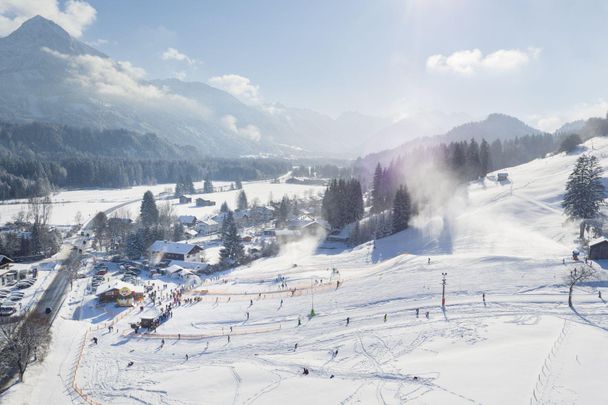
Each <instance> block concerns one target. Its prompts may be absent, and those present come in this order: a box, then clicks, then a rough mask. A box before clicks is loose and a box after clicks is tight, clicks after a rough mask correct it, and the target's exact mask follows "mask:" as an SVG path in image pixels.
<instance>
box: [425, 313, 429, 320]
mask: <svg viewBox="0 0 608 405" xmlns="http://www.w3.org/2000/svg"><path fill="white" fill-rule="evenodd" d="M425 315H426V319H429V311H426V314H425Z"/></svg>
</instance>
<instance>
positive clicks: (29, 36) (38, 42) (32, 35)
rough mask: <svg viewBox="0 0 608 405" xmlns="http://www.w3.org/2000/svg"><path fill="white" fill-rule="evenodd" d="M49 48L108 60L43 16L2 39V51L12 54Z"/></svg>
mask: <svg viewBox="0 0 608 405" xmlns="http://www.w3.org/2000/svg"><path fill="white" fill-rule="evenodd" d="M41 48H49V49H52V50H55V51H58V52H61V53H64V54H69V55H84V54H88V55H95V56H100V57H104V58H107V56H106V55H104V54H103V53H101V52H99V51H98V50H96V49H95V48H92V47H90V46H89V45H86V44H85V43H83V42H80V41H78V40H77V39H75V38H73V37H72V36H70V34H69V33H68V32H67V31H66V30H64V29H63V28H61V27H60V26H59V25H57V24H56V23H55V22H53V21H51V20H49V19H47V18H44V17H42V16H39V15H37V16H35V17H32V18H30V19H29V20H27V21H25V22H24V23H23V24H21V26H20V27H19V28H17V29H16V30H15V31H13V32H12V33H11V34H10V35H8V36H7V37H4V38H0V51H7V50H12V51H13V52H11V53H12V54H14V53H17V54H20V53H23V52H27V51H28V50H32V49H33V50H35V51H39V50H40V49H41Z"/></svg>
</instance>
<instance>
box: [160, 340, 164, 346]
mask: <svg viewBox="0 0 608 405" xmlns="http://www.w3.org/2000/svg"><path fill="white" fill-rule="evenodd" d="M164 345H165V339H162V340H161V341H160V347H163V346H164Z"/></svg>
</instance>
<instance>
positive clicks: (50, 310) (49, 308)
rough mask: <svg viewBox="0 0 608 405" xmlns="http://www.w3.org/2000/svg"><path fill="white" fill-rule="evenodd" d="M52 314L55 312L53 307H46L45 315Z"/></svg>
mask: <svg viewBox="0 0 608 405" xmlns="http://www.w3.org/2000/svg"><path fill="white" fill-rule="evenodd" d="M51 312H53V310H52V309H51V307H46V309H45V310H44V313H45V314H47V315H49V314H50V313H51Z"/></svg>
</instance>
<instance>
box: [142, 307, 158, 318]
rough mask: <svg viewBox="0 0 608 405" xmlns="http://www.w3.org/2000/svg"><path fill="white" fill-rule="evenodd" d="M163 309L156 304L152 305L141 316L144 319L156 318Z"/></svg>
mask: <svg viewBox="0 0 608 405" xmlns="http://www.w3.org/2000/svg"><path fill="white" fill-rule="evenodd" d="M161 313H162V312H161V311H160V309H158V308H157V307H156V306H154V307H150V308H148V309H146V310H145V311H144V312H143V313H142V314H141V315H140V318H142V319H156V318H158V317H159V316H160V315H161Z"/></svg>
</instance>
